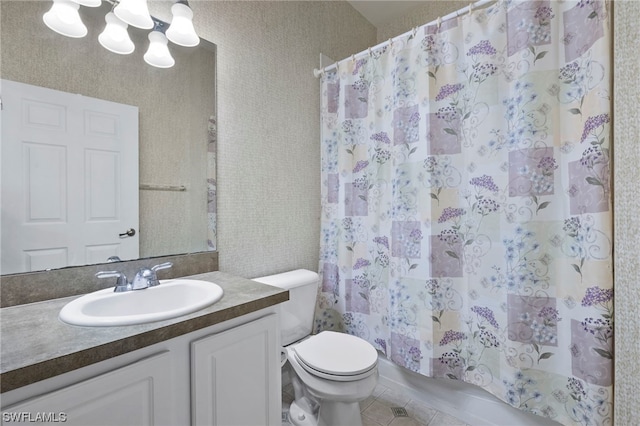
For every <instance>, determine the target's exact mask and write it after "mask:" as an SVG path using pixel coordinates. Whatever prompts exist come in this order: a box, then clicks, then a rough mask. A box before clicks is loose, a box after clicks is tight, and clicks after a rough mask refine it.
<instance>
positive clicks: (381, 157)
mask: <svg viewBox="0 0 640 426" xmlns="http://www.w3.org/2000/svg"><path fill="white" fill-rule="evenodd" d="M373 157H374V158H375V159H376V162H377V163H378V164H384V163H386V162H387V161H389V159H390V158H391V152H390V151H388V150H386V149H382V148H376V149H375V154H374V155H373Z"/></svg>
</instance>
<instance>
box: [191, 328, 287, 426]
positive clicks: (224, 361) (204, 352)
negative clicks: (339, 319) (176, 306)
mask: <svg viewBox="0 0 640 426" xmlns="http://www.w3.org/2000/svg"><path fill="white" fill-rule="evenodd" d="M277 326H278V324H277V318H276V316H275V315H270V316H268V317H265V318H263V319H262V320H260V321H253V322H251V323H248V324H245V325H243V326H240V327H237V328H234V329H232V330H229V331H226V332H223V333H217V334H212V335H210V336H206V337H203V338H202V339H199V340H196V341H194V342H192V343H191V390H192V392H191V398H192V400H191V405H192V408H193V418H192V423H193V424H196V425H210V426H216V425H219V426H235V425H237V426H247V425H267V424H277V423H279V422H280V420H281V418H280V414H281V408H280V399H281V397H282V396H281V391H280V388H279V382H280V380H281V379H280V364H279V359H280V357H279V354H280V351H279V348H278V347H276V340H277V339H276V336H275V333H279V331H278V330H277ZM274 408H275V412H274Z"/></svg>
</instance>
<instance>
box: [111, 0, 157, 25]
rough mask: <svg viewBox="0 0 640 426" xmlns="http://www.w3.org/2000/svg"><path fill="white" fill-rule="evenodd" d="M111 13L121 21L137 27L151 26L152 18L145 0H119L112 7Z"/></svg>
mask: <svg viewBox="0 0 640 426" xmlns="http://www.w3.org/2000/svg"><path fill="white" fill-rule="evenodd" d="M113 13H115V15H116V16H117V17H118V18H120V19H121V20H122V21H123V22H126V23H127V24H129V25H133V26H134V27H137V28H143V29H151V28H153V20H152V19H151V15H149V8H148V7H147V1H146V0H121V1H120V2H119V3H118V5H117V6H116V7H115V8H114V9H113Z"/></svg>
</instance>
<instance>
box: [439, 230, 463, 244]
mask: <svg viewBox="0 0 640 426" xmlns="http://www.w3.org/2000/svg"><path fill="white" fill-rule="evenodd" d="M438 239H439V240H440V241H442V242H443V243H447V244H449V245H450V246H451V245H454V244H456V243H460V242H461V241H462V238H461V237H460V235H459V234H458V232H457V231H454V230H453V229H445V230H444V231H442V232H440V234H439V235H438Z"/></svg>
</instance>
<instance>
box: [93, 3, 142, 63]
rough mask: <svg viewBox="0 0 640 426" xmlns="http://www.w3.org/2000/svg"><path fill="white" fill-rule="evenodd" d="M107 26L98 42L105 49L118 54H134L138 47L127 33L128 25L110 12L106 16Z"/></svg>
mask: <svg viewBox="0 0 640 426" xmlns="http://www.w3.org/2000/svg"><path fill="white" fill-rule="evenodd" d="M104 20H105V21H106V22H107V25H106V26H105V27H104V31H102V33H100V35H99V36H98V42H99V43H100V44H101V45H102V47H104V48H105V49H107V50H109V51H111V52H113V53H118V54H120V55H128V54H129V53H131V52H133V51H134V50H135V48H136V46H135V45H134V44H133V42H132V41H131V39H130V38H129V33H128V32H127V27H128V25H127V24H126V23H125V22H123V21H121V20H120V18H118V17H117V16H116V15H115V14H114V13H113V12H109V13H107V14H106V15H105V16H104Z"/></svg>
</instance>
